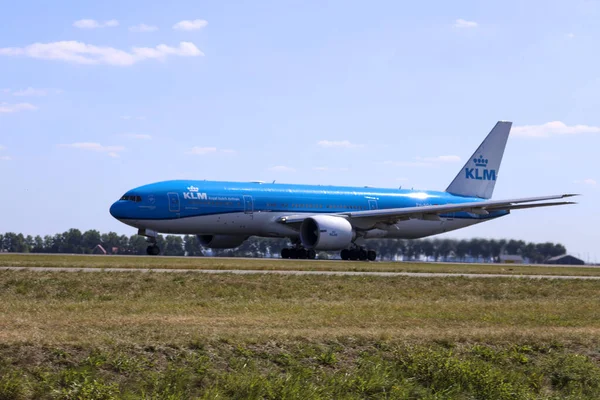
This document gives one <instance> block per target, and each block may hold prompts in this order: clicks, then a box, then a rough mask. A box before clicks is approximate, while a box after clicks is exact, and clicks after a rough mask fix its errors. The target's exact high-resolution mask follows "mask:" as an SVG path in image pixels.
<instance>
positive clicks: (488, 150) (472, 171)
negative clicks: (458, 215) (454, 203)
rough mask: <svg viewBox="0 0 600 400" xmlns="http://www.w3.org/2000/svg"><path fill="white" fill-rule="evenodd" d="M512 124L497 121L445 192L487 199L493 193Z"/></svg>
mask: <svg viewBox="0 0 600 400" xmlns="http://www.w3.org/2000/svg"><path fill="white" fill-rule="evenodd" d="M511 126H512V122H508V121H498V122H497V123H496V126H494V129H492V131H491V132H490V133H489V134H488V135H487V137H486V138H485V140H484V141H483V142H482V143H481V144H480V145H479V147H478V148H477V150H476V151H475V153H473V155H472V156H471V157H470V158H469V159H468V160H467V163H466V164H465V165H464V167H463V168H462V169H461V170H460V172H459V173H458V175H456V178H454V180H453V181H452V183H451V184H450V186H448V188H447V189H446V192H448V193H451V194H454V195H457V196H468V197H479V198H482V199H489V198H491V197H492V193H493V192H494V186H495V185H496V179H497V178H498V171H499V170H500V162H501V161H502V156H503V155H504V148H505V147H506V141H507V140H508V134H509V133H510V128H511Z"/></svg>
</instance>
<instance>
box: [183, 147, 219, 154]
mask: <svg viewBox="0 0 600 400" xmlns="http://www.w3.org/2000/svg"><path fill="white" fill-rule="evenodd" d="M216 152H217V148H216V147H198V146H195V147H192V149H191V150H190V151H188V154H197V155H204V154H211V153H216Z"/></svg>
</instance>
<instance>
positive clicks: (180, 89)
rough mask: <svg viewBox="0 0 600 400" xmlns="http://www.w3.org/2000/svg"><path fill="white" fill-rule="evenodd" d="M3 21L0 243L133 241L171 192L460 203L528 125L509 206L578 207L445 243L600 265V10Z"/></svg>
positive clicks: (45, 9)
mask: <svg viewBox="0 0 600 400" xmlns="http://www.w3.org/2000/svg"><path fill="white" fill-rule="evenodd" d="M2 10H3V12H2V13H1V15H0V146H2V147H0V173H1V174H0V179H1V181H0V182H1V184H2V189H3V194H4V195H3V196H0V210H1V211H0V231H2V232H4V231H17V232H23V233H26V234H32V235H35V234H41V235H44V234H53V233H56V232H62V231H64V230H66V229H68V228H71V227H77V228H80V229H82V230H85V229H90V228H96V229H99V230H101V231H109V230H113V231H116V232H119V233H126V234H131V233H133V232H132V230H131V229H130V228H128V227H126V226H125V225H122V224H120V223H119V222H118V221H116V220H114V219H112V217H111V216H110V215H109V213H108V208H109V206H110V204H111V203H112V202H113V201H114V200H115V199H117V198H118V197H120V196H121V195H122V194H123V193H124V192H125V191H126V190H128V189H130V188H132V187H135V186H138V185H142V184H145V183H149V182H153V181H158V180H164V179H175V178H190V179H215V180H241V181H244V180H265V181H271V180H273V179H276V180H277V181H278V182H290V183H321V184H340V185H373V186H382V187H397V186H400V185H402V186H403V187H414V188H420V189H445V188H446V186H447V185H448V183H449V182H450V181H451V180H452V179H453V178H454V176H455V175H456V173H457V172H458V170H459V169H460V168H461V167H462V165H463V163H464V161H465V160H466V159H467V158H468V157H469V156H470V155H471V154H472V152H473V151H474V150H475V149H476V147H477V146H478V145H479V143H480V142H481V141H482V140H483V138H484V137H485V135H486V134H487V133H488V132H489V130H490V129H491V128H492V127H493V126H494V124H495V122H496V121H498V120H501V119H502V120H510V121H513V131H512V133H511V137H510V138H509V142H508V146H507V149H506V152H505V155H504V160H503V163H502V167H501V169H500V176H499V180H498V182H497V184H496V190H495V192H494V198H495V199H501V198H513V197H525V196H536V195H546V194H558V193H570V192H575V193H581V194H583V196H581V197H580V198H578V201H579V202H580V204H578V205H576V206H567V207H554V208H548V209H537V210H526V211H515V212H513V213H512V215H510V216H509V217H506V218H502V219H500V220H497V221H493V222H489V223H486V224H481V225H479V226H476V227H471V228H467V229H464V230H461V231H457V232H454V233H450V234H447V236H448V237H474V236H477V237H488V238H518V239H523V240H526V241H533V242H542V241H554V242H561V243H563V244H565V245H566V246H567V248H568V249H569V251H570V252H571V253H573V254H576V255H579V256H580V257H582V258H585V259H588V257H589V259H591V261H594V260H596V261H600V250H599V249H600V247H599V246H598V243H599V240H598V239H599V238H600V235H599V234H598V231H597V227H598V226H600V213H598V211H597V208H596V207H595V206H596V205H597V204H599V203H600V186H599V184H598V182H600V161H599V160H598V156H597V153H598V148H600V114H599V113H598V112H597V110H599V109H600V95H599V93H600V72H598V71H600V69H599V68H598V65H599V57H600V56H599V55H598V52H597V43H598V40H599V39H600V28H599V27H598V24H597V21H598V20H599V18H600V2H598V1H590V0H574V1H527V2H523V1H514V0H509V1H488V2H480V1H458V2H444V1H441V0H438V1H430V2H404V1H402V2H401V1H375V2H368V3H367V2H357V1H255V2H241V1H238V2H236V1H227V2H216V1H213V2H207V1H204V2H198V1H176V2H170V3H165V2H159V1H144V2H141V1H128V2H122V1H110V0H109V1H103V2H94V3H92V2H76V1H56V2H52V4H51V5H50V4H49V3H47V2H42V1H20V2H10V3H6V4H4V5H3V7H2Z"/></svg>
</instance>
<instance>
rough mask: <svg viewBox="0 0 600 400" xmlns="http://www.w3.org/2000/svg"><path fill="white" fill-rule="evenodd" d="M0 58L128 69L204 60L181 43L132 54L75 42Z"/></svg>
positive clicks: (10, 51) (2, 51)
mask: <svg viewBox="0 0 600 400" xmlns="http://www.w3.org/2000/svg"><path fill="white" fill-rule="evenodd" d="M0 55H4V56H25V57H31V58H39V59H44V60H61V61H66V62H72V63H75V64H87V65H93V64H108V65H118V66H129V65H133V64H135V63H137V62H139V61H143V60H147V59H158V60H161V61H163V60H164V59H165V58H166V57H167V56H170V55H173V56H181V57H196V56H203V55H204V53H202V51H200V50H199V49H198V48H197V47H196V45H194V44H193V43H191V42H180V43H179V46H178V47H170V46H167V45H165V44H159V45H158V46H156V47H132V49H131V52H127V51H124V50H119V49H115V48H113V47H101V46H94V45H91V44H86V43H82V42H77V41H73V40H71V41H62V42H51V43H34V44H30V45H29V46H26V47H5V48H0Z"/></svg>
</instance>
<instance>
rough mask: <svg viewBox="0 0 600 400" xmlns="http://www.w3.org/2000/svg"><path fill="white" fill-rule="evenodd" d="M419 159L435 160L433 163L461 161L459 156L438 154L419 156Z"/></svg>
mask: <svg viewBox="0 0 600 400" xmlns="http://www.w3.org/2000/svg"><path fill="white" fill-rule="evenodd" d="M417 160H419V161H425V162H433V163H453V162H460V157H459V156H437V157H417Z"/></svg>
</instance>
